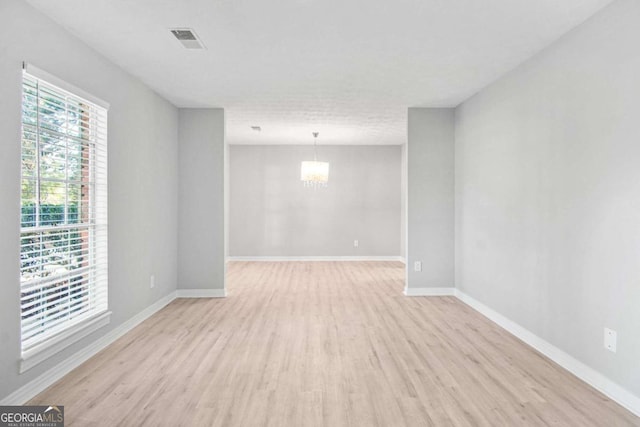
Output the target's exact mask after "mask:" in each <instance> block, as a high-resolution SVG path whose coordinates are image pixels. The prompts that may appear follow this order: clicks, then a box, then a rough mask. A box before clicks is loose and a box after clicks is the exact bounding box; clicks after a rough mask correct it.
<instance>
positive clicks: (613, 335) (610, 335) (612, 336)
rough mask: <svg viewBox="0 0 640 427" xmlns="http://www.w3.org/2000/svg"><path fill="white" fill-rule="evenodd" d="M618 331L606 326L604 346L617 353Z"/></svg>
mask: <svg viewBox="0 0 640 427" xmlns="http://www.w3.org/2000/svg"><path fill="white" fill-rule="evenodd" d="M617 341H618V333H617V332H616V331H614V330H613V329H609V328H604V348H606V349H607V350H609V351H611V352H613V353H615V352H616V351H617V347H618V342H617Z"/></svg>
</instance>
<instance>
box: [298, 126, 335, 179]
mask: <svg viewBox="0 0 640 427" xmlns="http://www.w3.org/2000/svg"><path fill="white" fill-rule="evenodd" d="M317 142H318V132H313V161H303V162H302V165H301V167H300V180H301V181H302V182H303V183H304V186H305V187H313V188H318V187H326V186H327V182H329V163H328V162H319V161H318V155H317V154H318V153H317Z"/></svg>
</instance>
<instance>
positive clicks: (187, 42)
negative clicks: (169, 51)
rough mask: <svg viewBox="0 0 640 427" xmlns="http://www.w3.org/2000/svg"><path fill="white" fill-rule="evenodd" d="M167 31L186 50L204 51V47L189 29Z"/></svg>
mask: <svg viewBox="0 0 640 427" xmlns="http://www.w3.org/2000/svg"><path fill="white" fill-rule="evenodd" d="M169 31H171V34H173V35H174V37H175V38H176V39H178V41H179V42H180V43H182V46H184V47H186V48H187V49H204V45H203V44H202V42H201V41H200V39H198V36H197V35H196V33H195V32H194V31H193V30H192V29H191V28H172V29H170V30H169Z"/></svg>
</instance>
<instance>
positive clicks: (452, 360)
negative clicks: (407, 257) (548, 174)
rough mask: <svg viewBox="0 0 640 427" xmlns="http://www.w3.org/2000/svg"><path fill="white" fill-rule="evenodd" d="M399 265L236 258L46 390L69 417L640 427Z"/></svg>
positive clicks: (181, 422) (191, 422)
mask: <svg viewBox="0 0 640 427" xmlns="http://www.w3.org/2000/svg"><path fill="white" fill-rule="evenodd" d="M403 280H404V267H403V265H402V264H400V263H397V262H273V263H269V262H255V263H253V262H233V263H230V264H229V268H228V292H229V296H228V297H227V298H226V299H178V300H175V301H174V302H173V303H171V304H169V305H168V306H167V307H165V308H164V309H163V310H161V311H160V312H158V313H157V314H156V315H154V316H153V317H151V318H149V319H148V320H147V321H145V322H144V323H143V324H141V325H140V326H138V327H137V328H136V329H134V330H133V331H131V332H130V333H128V334H127V335H125V336H124V337H122V338H121V339H120V340H118V341H117V342H115V343H114V344H113V345H111V346H109V347H108V348H107V349H105V350H104V351H102V352H100V353H99V354H97V355H96V356H95V357H93V358H92V359H90V360H89V361H87V362H86V363H85V364H83V365H82V366H80V367H79V368H77V369H75V370H74V371H73V372H71V373H70V374H69V375H67V376H66V377H64V378H63V379H62V380H60V381H59V382H57V383H56V384H54V385H53V386H52V387H50V388H49V389H47V390H46V391H45V392H43V393H42V394H40V395H39V396H37V397H36V398H34V399H33V400H32V401H31V402H30V403H31V404H62V405H65V415H66V418H67V425H68V426H117V425H122V426H296V427H297V426H431V425H433V426H496V425H504V426H522V425H532V426H538V425H558V426H581V427H584V426H628V425H636V426H640V419H639V418H637V417H635V416H634V415H632V414H631V413H630V412H628V411H626V410H625V409H623V408H622V407H620V406H619V405H617V404H616V403H614V402H612V401H610V400H609V399H608V398H606V397H605V396H604V395H602V394H600V393H598V392H597V391H595V390H594V389H592V388H591V387H589V386H588V385H586V384H585V383H583V382H582V381H580V380H579V379H577V378H576V377H574V376H572V375H571V374H569V373H568V372H566V371H564V370H563V369H562V368H560V367H559V366H557V365H555V364H554V363H553V362H551V361H549V360H548V359H546V358H545V357H544V356H542V355H540V354H539V353H537V352H536V351H534V350H532V349H531V348H530V347H528V346H526V345H525V344H523V343H522V342H520V341H519V340H517V339H516V338H514V337H513V336H511V335H510V334H509V333H507V332H506V331H504V330H502V329H501V328H499V327H498V326H496V325H495V324H493V323H492V322H490V321H489V320H487V319H485V318H484V317H482V316H481V315H480V314H478V313H476V312H475V311H474V310H473V309H471V308H469V307H468V306H466V305H465V304H463V303H461V302H460V301H458V300H456V299H455V298H452V297H431V298H424V297H423V298H415V297H414V298H408V297H405V296H403V295H402V288H403Z"/></svg>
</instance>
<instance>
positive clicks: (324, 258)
mask: <svg viewBox="0 0 640 427" xmlns="http://www.w3.org/2000/svg"><path fill="white" fill-rule="evenodd" d="M403 260H404V258H402V257H401V256H395V255H394V256H229V257H227V261H257V262H260V261H265V262H288V261H403Z"/></svg>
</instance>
